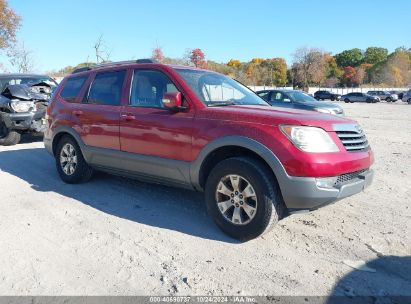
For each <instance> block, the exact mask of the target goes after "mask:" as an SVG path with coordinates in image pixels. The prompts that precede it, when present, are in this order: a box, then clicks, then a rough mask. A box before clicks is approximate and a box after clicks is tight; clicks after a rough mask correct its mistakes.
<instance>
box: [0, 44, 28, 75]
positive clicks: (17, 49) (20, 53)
mask: <svg viewBox="0 0 411 304" xmlns="http://www.w3.org/2000/svg"><path fill="white" fill-rule="evenodd" d="M7 57H9V61H10V64H11V66H12V67H13V68H14V69H15V70H17V72H19V73H28V72H31V71H32V70H33V67H34V64H33V56H32V52H31V51H30V50H28V49H26V47H25V45H24V43H22V44H21V45H14V46H13V47H12V48H10V49H9V50H8V52H7Z"/></svg>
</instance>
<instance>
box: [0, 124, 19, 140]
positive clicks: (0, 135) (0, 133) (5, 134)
mask: <svg viewBox="0 0 411 304" xmlns="http://www.w3.org/2000/svg"><path fill="white" fill-rule="evenodd" d="M20 139H21V134H20V133H19V132H17V131H15V130H10V129H8V128H7V126H6V124H5V123H4V122H3V121H1V122H0V145H2V146H14V145H17V144H18V143H19V142H20Z"/></svg>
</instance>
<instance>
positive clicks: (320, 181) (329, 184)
mask: <svg viewBox="0 0 411 304" xmlns="http://www.w3.org/2000/svg"><path fill="white" fill-rule="evenodd" d="M337 179H338V176H332V177H322V178H316V179H315V184H316V185H317V187H318V188H324V189H333V188H334V184H335V183H336V182H337Z"/></svg>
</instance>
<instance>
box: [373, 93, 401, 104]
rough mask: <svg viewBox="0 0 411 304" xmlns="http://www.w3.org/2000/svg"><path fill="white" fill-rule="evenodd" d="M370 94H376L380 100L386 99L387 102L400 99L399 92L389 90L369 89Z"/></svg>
mask: <svg viewBox="0 0 411 304" xmlns="http://www.w3.org/2000/svg"><path fill="white" fill-rule="evenodd" d="M367 94H368V95H371V96H376V97H378V98H379V99H380V100H385V101H386V102H395V101H397V100H398V95H397V94H391V93H389V92H387V91H368V92H367Z"/></svg>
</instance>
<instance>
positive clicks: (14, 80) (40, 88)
mask: <svg viewBox="0 0 411 304" xmlns="http://www.w3.org/2000/svg"><path fill="white" fill-rule="evenodd" d="M56 86H57V83H56V82H55V81H54V80H53V79H52V78H50V77H48V76H45V75H28V74H0V145H15V144H17V143H19V142H20V138H21V134H23V133H29V132H31V133H42V132H43V131H44V129H45V120H44V115H45V113H46V107H47V105H48V100H49V98H50V96H51V93H52V92H53V90H54V88H56Z"/></svg>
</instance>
